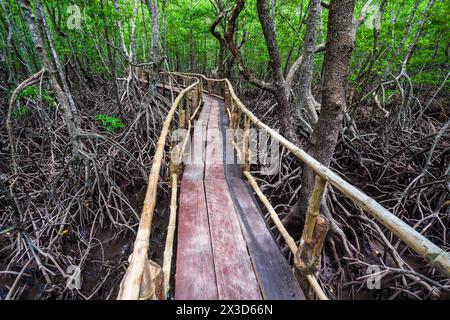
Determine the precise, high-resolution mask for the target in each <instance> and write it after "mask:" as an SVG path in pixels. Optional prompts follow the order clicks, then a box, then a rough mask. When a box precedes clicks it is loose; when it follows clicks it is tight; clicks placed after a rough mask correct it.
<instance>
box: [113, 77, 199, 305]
mask: <svg viewBox="0 0 450 320" xmlns="http://www.w3.org/2000/svg"><path fill="white" fill-rule="evenodd" d="M189 78H192V79H195V81H194V83H192V84H191V85H190V86H188V87H187V88H185V89H183V90H182V91H181V92H180V94H179V95H178V96H177V98H176V99H175V101H174V102H173V104H172V107H171V108H170V111H169V113H168V114H167V117H166V120H165V121H164V124H163V128H162V130H161V135H160V136H159V139H158V142H157V146H156V151H155V157H154V158H153V163H152V169H151V172H150V175H149V179H148V187H147V193H146V195H145V200H144V207H143V209H142V214H141V219H140V222H139V228H138V232H137V235H136V240H135V242H134V248H133V253H132V255H131V259H130V265H129V266H128V269H127V272H126V273H125V276H124V278H123V279H122V284H121V288H120V291H119V295H118V299H119V300H137V299H138V298H139V291H140V286H141V281H142V276H143V273H144V268H145V264H146V262H147V259H148V257H147V255H148V249H149V242H150V232H151V225H152V219H153V211H154V209H155V205H156V195H157V189H158V181H159V172H160V169H161V162H162V158H163V154H164V148H165V144H166V139H167V136H168V134H169V127H170V123H171V122H172V119H173V116H174V115H175V111H176V110H177V108H178V105H179V103H180V102H181V100H182V99H183V97H184V95H185V94H186V93H187V92H189V91H190V90H192V89H193V88H195V87H196V86H197V85H198V84H199V83H200V80H199V79H198V78H195V77H189Z"/></svg>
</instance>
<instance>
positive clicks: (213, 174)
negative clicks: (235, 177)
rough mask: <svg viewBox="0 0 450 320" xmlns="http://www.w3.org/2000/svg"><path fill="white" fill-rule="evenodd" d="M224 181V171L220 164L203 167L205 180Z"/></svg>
mask: <svg viewBox="0 0 450 320" xmlns="http://www.w3.org/2000/svg"><path fill="white" fill-rule="evenodd" d="M211 179H225V170H224V167H223V165H221V164H206V165H205V180H211Z"/></svg>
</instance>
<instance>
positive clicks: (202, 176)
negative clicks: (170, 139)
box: [175, 95, 305, 300]
mask: <svg viewBox="0 0 450 320" xmlns="http://www.w3.org/2000/svg"><path fill="white" fill-rule="evenodd" d="M228 125H229V123H228V117H227V116H226V115H225V112H224V107H223V102H222V101H221V100H218V99H215V98H212V97H210V96H206V95H204V106H203V108H202V110H201V112H200V115H199V118H198V121H197V122H196V123H195V126H194V131H193V137H192V141H193V142H192V145H191V148H190V151H189V158H190V160H188V163H187V164H186V166H185V170H184V174H183V178H182V181H181V189H180V199H179V221H178V240H177V242H178V245H177V257H176V275H175V299H178V300H203V299H213V300H216V299H220V300H258V299H271V300H272V299H273V300H287V299H305V296H304V294H303V293H302V291H301V290H300V288H299V286H298V283H297V281H296V280H295V278H294V276H293V275H292V271H291V268H290V267H289V265H288V263H287V261H286V259H285V258H284V257H283V255H282V254H281V252H280V250H279V248H278V246H277V244H276V243H275V241H274V239H273V237H272V235H271V233H270V231H269V229H268V228H267V226H266V224H265V222H264V219H263V216H262V213H261V210H260V208H259V206H258V203H257V202H256V200H255V199H254V197H253V195H252V193H251V191H250V189H249V187H248V186H247V184H246V182H245V181H244V180H243V179H242V173H241V172H242V171H241V168H240V165H238V164H237V163H236V159H235V156H234V154H233V156H232V157H233V158H234V162H233V163H225V154H226V152H225V151H226V150H228V152H229V151H230V150H232V146H231V145H230V143H229V142H228V141H227V139H226V131H225V130H226V128H228Z"/></svg>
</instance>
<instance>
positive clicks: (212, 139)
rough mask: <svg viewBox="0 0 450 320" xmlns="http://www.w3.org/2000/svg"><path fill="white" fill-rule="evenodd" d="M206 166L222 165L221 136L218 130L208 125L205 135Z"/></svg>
mask: <svg viewBox="0 0 450 320" xmlns="http://www.w3.org/2000/svg"><path fill="white" fill-rule="evenodd" d="M205 163H206V164H223V136H222V132H221V131H220V129H219V128H217V127H216V128H211V127H210V125H209V124H208V132H207V133H206V156H205Z"/></svg>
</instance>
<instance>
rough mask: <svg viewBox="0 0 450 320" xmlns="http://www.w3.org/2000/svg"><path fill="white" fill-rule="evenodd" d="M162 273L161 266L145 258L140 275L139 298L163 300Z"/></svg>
mask: <svg viewBox="0 0 450 320" xmlns="http://www.w3.org/2000/svg"><path fill="white" fill-rule="evenodd" d="M163 281H164V279H163V273H162V270H161V267H160V266H159V265H158V264H157V263H156V262H153V261H152V260H147V262H146V264H145V268H144V273H143V275H142V282H141V287H140V290H139V300H164V299H165V297H164V290H163Z"/></svg>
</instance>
